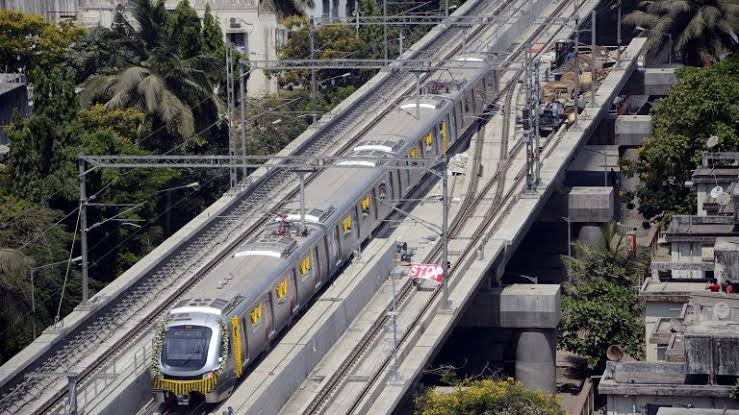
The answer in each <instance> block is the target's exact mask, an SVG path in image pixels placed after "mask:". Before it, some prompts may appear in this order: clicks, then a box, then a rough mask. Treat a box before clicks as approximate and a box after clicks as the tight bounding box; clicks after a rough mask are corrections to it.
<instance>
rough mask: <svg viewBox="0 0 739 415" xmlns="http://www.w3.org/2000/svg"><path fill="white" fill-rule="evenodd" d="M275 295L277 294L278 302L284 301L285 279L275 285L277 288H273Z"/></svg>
mask: <svg viewBox="0 0 739 415" xmlns="http://www.w3.org/2000/svg"><path fill="white" fill-rule="evenodd" d="M275 293H276V294H277V299H278V300H284V299H285V297H286V296H287V277H285V278H283V279H282V281H280V283H279V284H277V288H275Z"/></svg>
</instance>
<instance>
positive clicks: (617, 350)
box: [606, 344, 624, 362]
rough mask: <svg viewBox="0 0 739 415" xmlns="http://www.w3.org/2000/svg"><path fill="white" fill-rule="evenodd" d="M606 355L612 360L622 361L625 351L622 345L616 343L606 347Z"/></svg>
mask: <svg viewBox="0 0 739 415" xmlns="http://www.w3.org/2000/svg"><path fill="white" fill-rule="evenodd" d="M606 357H607V358H608V360H610V361H612V362H620V361H621V359H623V358H624V351H623V349H621V346H617V345H615V344H614V345H612V346H608V349H606Z"/></svg>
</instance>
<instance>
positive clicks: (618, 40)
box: [616, 0, 621, 62]
mask: <svg viewBox="0 0 739 415" xmlns="http://www.w3.org/2000/svg"><path fill="white" fill-rule="evenodd" d="M616 44H617V46H618V49H617V50H616V62H621V0H618V28H617V29H616Z"/></svg>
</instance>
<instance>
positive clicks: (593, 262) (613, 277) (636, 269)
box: [562, 222, 649, 293]
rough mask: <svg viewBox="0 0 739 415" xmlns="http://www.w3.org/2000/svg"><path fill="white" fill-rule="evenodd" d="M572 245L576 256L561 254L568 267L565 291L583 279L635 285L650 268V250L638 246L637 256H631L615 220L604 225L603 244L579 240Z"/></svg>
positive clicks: (574, 290)
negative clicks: (640, 248) (592, 243)
mask: <svg viewBox="0 0 739 415" xmlns="http://www.w3.org/2000/svg"><path fill="white" fill-rule="evenodd" d="M573 245H574V247H575V250H574V251H575V257H572V258H571V257H563V258H562V259H563V261H564V265H565V269H566V270H567V282H566V283H565V284H563V289H564V291H565V292H566V293H574V292H576V291H577V287H578V286H579V285H581V284H582V283H583V282H585V281H588V280H594V279H598V278H602V279H605V280H606V281H609V282H612V283H614V284H617V285H621V286H625V287H630V286H634V285H635V284H638V283H639V282H640V280H641V277H642V276H643V275H644V273H645V272H646V270H647V268H648V264H649V258H648V256H649V255H648V253H646V252H644V251H643V250H637V255H636V256H630V255H629V254H628V253H627V252H626V249H625V247H624V243H623V235H620V234H619V233H618V229H617V226H616V224H615V223H613V222H610V223H606V224H604V225H603V226H602V227H601V242H600V244H598V245H595V246H593V245H590V244H588V243H585V242H583V241H577V242H575V243H574V244H573Z"/></svg>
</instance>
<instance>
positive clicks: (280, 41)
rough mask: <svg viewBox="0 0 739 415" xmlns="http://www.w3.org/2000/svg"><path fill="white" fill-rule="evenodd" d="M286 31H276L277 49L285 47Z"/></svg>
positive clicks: (278, 29)
mask: <svg viewBox="0 0 739 415" xmlns="http://www.w3.org/2000/svg"><path fill="white" fill-rule="evenodd" d="M285 36H286V33H285V29H280V28H277V29H275V49H279V48H281V47H282V46H284V45H285V41H286V40H285Z"/></svg>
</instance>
